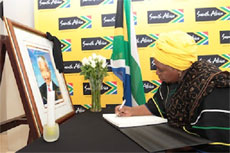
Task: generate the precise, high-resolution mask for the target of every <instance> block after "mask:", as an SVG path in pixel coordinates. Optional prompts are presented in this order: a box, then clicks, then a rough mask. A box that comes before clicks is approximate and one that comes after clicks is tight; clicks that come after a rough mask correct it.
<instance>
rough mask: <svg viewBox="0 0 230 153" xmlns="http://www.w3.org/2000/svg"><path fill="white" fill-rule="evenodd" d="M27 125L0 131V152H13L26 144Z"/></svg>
mask: <svg viewBox="0 0 230 153" xmlns="http://www.w3.org/2000/svg"><path fill="white" fill-rule="evenodd" d="M28 133H29V127H28V125H20V126H18V127H15V128H13V129H10V130H8V131H6V132H3V133H0V153H15V152H16V151H18V150H20V149H21V148H23V147H24V146H26V144H27V138H28Z"/></svg>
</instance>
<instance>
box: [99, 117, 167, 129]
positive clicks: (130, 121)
mask: <svg viewBox="0 0 230 153" xmlns="http://www.w3.org/2000/svg"><path fill="white" fill-rule="evenodd" d="M102 116H103V118H104V119H106V120H107V121H109V122H110V123H112V124H114V125H115V126H117V127H120V128H122V127H134V126H145V125H153V124H161V123H167V119H164V118H161V117H158V116H154V115H148V116H130V117H119V116H117V115H116V114H103V115H102Z"/></svg>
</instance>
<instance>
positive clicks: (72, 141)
mask: <svg viewBox="0 0 230 153" xmlns="http://www.w3.org/2000/svg"><path fill="white" fill-rule="evenodd" d="M108 112H114V109H113V108H112V109H111V108H110V109H106V110H105V109H104V110H102V112H100V113H93V112H90V111H86V112H84V113H80V114H77V115H74V116H73V117H72V118H70V119H68V120H67V121H65V122H64V123H62V124H61V125H60V137H59V139H58V140H57V141H56V142H53V143H47V142H45V141H44V140H43V139H42V138H39V139H37V140H35V141H34V142H32V143H31V144H29V145H27V146H26V147H24V148H22V149H21V150H19V151H18V153H24V152H108V153H112V152H146V151H145V150H144V149H143V148H142V147H140V146H139V145H138V144H136V143H135V142H134V141H132V140H131V139H130V138H129V137H127V136H125V135H124V134H123V133H122V132H120V131H119V129H116V128H114V127H113V126H112V125H110V124H108V123H107V122H106V121H105V120H104V119H103V118H102V114H103V113H108Z"/></svg>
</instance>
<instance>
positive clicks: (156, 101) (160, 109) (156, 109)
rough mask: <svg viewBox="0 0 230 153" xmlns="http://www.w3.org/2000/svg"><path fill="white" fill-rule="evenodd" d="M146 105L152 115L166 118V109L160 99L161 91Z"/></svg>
mask: <svg viewBox="0 0 230 153" xmlns="http://www.w3.org/2000/svg"><path fill="white" fill-rule="evenodd" d="M159 88H161V87H159ZM145 105H146V107H147V108H148V109H149V111H150V112H151V113H152V114H154V115H156V116H160V117H163V118H166V113H165V108H164V105H163V101H162V100H161V97H160V93H159V89H158V91H157V93H156V94H155V95H154V96H153V97H152V98H150V99H149V100H148V102H147V103H146V104H145Z"/></svg>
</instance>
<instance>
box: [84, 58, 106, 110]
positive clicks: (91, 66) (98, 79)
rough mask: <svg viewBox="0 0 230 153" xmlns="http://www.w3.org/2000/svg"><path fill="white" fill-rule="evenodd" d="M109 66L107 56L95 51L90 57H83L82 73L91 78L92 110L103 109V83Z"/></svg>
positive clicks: (86, 77)
mask: <svg viewBox="0 0 230 153" xmlns="http://www.w3.org/2000/svg"><path fill="white" fill-rule="evenodd" d="M107 72H108V68H107V63H106V58H104V57H103V56H101V55H96V54H95V53H93V54H92V56H89V57H88V58H86V57H85V58H83V60H82V66H81V73H80V75H84V78H85V80H86V79H89V83H90V88H91V94H92V106H91V109H90V110H91V111H92V112H100V111H101V100H100V98H101V84H102V80H103V78H104V77H105V76H107V75H108V73H107Z"/></svg>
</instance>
